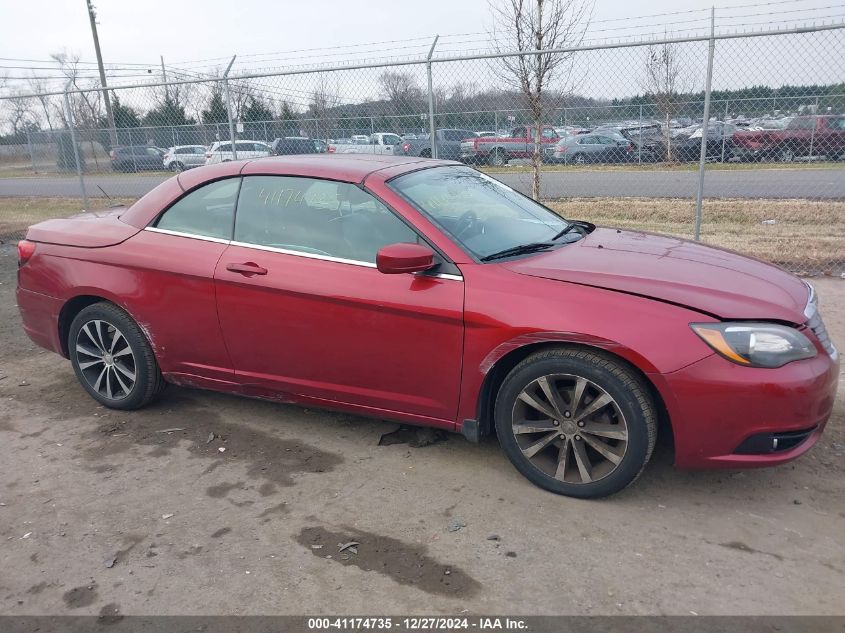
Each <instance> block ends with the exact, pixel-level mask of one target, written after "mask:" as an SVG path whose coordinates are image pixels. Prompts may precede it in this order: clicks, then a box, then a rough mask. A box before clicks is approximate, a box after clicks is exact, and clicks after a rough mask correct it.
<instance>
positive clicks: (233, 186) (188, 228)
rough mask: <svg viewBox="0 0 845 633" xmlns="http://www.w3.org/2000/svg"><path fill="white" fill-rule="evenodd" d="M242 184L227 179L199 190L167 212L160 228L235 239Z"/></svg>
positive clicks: (159, 220) (161, 219)
mask: <svg viewBox="0 0 845 633" xmlns="http://www.w3.org/2000/svg"><path fill="white" fill-rule="evenodd" d="M240 183H241V179H240V178H227V179H226V180H218V181H217V182H212V183H209V184H207V185H204V186H202V187H200V188H199V189H195V190H194V191H192V192H191V193H189V194H188V195H186V196H185V197H184V198H182V199H181V200H179V201H178V202H177V203H176V204H174V205H173V206H172V207H170V208H169V209H168V210H167V211H165V212H164V215H162V216H161V217H160V218H159V219H158V222H156V228H159V229H167V230H168V231H179V232H180V233H190V234H192V235H203V236H205V237H216V238H219V239H223V240H228V239H231V238H232V220H233V219H234V215H235V200H236V199H237V197H238V187H239V186H240Z"/></svg>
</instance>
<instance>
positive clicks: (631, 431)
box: [494, 347, 657, 499]
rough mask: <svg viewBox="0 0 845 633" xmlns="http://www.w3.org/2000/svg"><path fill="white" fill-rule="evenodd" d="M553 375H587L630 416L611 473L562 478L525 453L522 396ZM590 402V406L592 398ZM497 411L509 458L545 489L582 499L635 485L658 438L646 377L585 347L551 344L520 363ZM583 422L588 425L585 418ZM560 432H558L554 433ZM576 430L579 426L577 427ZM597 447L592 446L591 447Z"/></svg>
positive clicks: (499, 432)
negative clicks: (517, 424) (518, 420)
mask: <svg viewBox="0 0 845 633" xmlns="http://www.w3.org/2000/svg"><path fill="white" fill-rule="evenodd" d="M553 375H558V376H560V375H564V376H568V377H572V378H583V379H586V380H587V381H588V383H592V384H593V385H594V386H598V387H599V388H600V389H601V390H603V391H604V392H605V393H606V395H607V396H609V397H610V398H612V399H613V401H614V402H613V403H612V404H613V405H614V407H618V411H619V412H620V413H621V415H622V416H624V418H623V421H624V424H625V428H626V444H625V448H624V449H623V450H624V454H623V456H622V458H621V461H619V463H618V464H616V465H612V466H610V468H611V469H612V470H610V471H609V472H608V473H607V474H606V475H602V476H601V477H599V478H597V479H595V480H592V481H588V482H585V481H581V482H572V481H562V480H561V479H557V478H555V476H554V475H552V474H548V473H547V472H544V471H543V470H542V469H541V468H540V467H539V466H538V465H537V462H535V461H532V459H530V458H529V457H526V456H525V455H524V454H523V449H522V448H520V445H519V444H518V442H517V439H516V434H515V433H514V428H513V425H514V421H513V417H514V414H515V406H516V404H517V399H518V398H519V396H520V394H521V393H522V391H523V390H524V389H526V387H527V386H528V385H531V384H532V383H533V382H534V381H536V380H537V379H539V378H542V377H543V376H553ZM581 397H582V398H583V397H584V396H583V395H582V396H581ZM578 404H579V403H576V404H575V407H574V408H575V409H577V408H578ZM586 406H589V402H588V403H587V405H586ZM614 410H615V409H614ZM494 415H495V424H496V432H497V435H498V437H499V443H500V445H501V446H502V449H503V450H504V451H505V454H506V455H507V457H508V459H509V460H510V461H511V463H512V464H513V465H514V467H515V468H516V469H517V470H518V471H519V472H520V473H521V474H522V475H524V476H525V477H526V478H527V479H528V480H529V481H531V482H532V483H534V484H535V485H537V486H539V487H540V488H544V489H545V490H549V491H551V492H554V493H557V494H561V495H566V496H570V497H577V498H582V499H595V498H599V497H605V496H608V495H612V494H614V493H616V492H619V491H620V490H622V489H623V488H625V487H627V486H629V485H630V484H631V483H633V482H634V481H635V480H636V479H637V477H639V476H640V474H641V473H642V471H643V469H644V468H645V465H646V464H647V463H648V460H649V458H650V457H651V453H652V451H653V450H654V443H655V440H656V438H657V411H656V408H655V405H654V402H653V401H652V398H651V396H650V394H649V390H648V388H647V386H646V385H645V383H644V382H643V380H642V379H641V378H640V377H639V376H637V375H636V374H635V373H634V372H633V371H632V370H631V369H630V368H628V367H627V366H625V365H624V364H623V363H622V362H620V361H619V360H617V359H616V358H614V357H613V356H611V355H609V354H606V353H603V352H600V351H588V350H584V349H580V348H567V347H557V348H551V349H547V350H543V351H540V352H537V353H535V354H532V355H531V356H529V357H528V358H526V359H525V360H523V361H522V362H521V363H519V364H518V365H517V366H516V367H514V368H513V369H512V370H511V372H510V373H509V374H508V375H507V377H506V378H505V380H504V382H503V383H502V386H501V388H500V389H499V393H498V394H497V397H496V406H495V413H494ZM567 417H568V416H567ZM573 419H574V417H573ZM570 424H571V422H570ZM555 426H557V424H555ZM579 426H582V424H581V423H580V422H579ZM562 428H563V426H560V427H559V429H562ZM588 428H589V426H588ZM559 429H558V430H559ZM585 430H586V429H581V430H580V433H581V435H584V431H585ZM554 432H555V431H554V430H553V432H552V434H554ZM575 432H579V430H578V429H575ZM543 433H545V431H543ZM541 435H542V434H541ZM521 437H523V436H521ZM541 439H542V437H541ZM562 439H563V438H561V441H562ZM576 439H577V440H579V441H581V442H583V439H582V438H580V436H578V435H576V436H575V438H574V439H572V440H571V441H572V442H574V441H575V440H576ZM592 439H595V438H592ZM555 442H556V443H555V444H548V445H547V446H546V448H544V449H542V450H546V451H554V450H560V449H558V448H557V445H559V442H557V440H556V441H555ZM617 445H619V444H617ZM581 447H582V448H581V450H582V451H584V450H588V447H587V444H582V445H581ZM592 450H593V449H589V451H592ZM541 454H542V451H540V452H537V453H536V455H534V457H535V458H536V457H537V455H541ZM559 454H560V453H558V455H559ZM596 455H598V454H597V453H596ZM551 457H552V460H554V459H556V458H555V457H554V456H553V455H552V456H551ZM573 460H574V456H573ZM599 460H601V456H599ZM572 464H574V461H573V462H572ZM609 464H610V462H608V465H609Z"/></svg>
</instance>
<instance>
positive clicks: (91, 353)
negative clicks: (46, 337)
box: [67, 302, 164, 410]
mask: <svg viewBox="0 0 845 633" xmlns="http://www.w3.org/2000/svg"><path fill="white" fill-rule="evenodd" d="M67 343H68V345H67V348H68V356H69V357H70V361H71V364H72V365H73V370H74V372H75V373H76V377H77V378H78V379H79V382H80V383H81V384H82V386H83V387H84V388H85V390H86V391H87V392H88V394H89V395H90V396H91V397H92V398H94V400H96V401H97V402H99V403H100V404H103V405H105V406H107V407H109V408H111V409H125V410H130V409H139V408H141V407H143V406H145V405H146V404H148V403H150V402H151V401H152V400H153V399H154V398H155V397H156V396H157V395H158V394H159V392H160V391H161V390H162V389H163V388H164V381H163V379H162V377H161V372H160V371H159V367H158V363H157V362H156V359H155V354H153V350H152V348H151V347H150V344H149V342H148V341H147V339H146V337H145V336H144V333H143V332H142V331H141V328H139V327H138V324H137V323H135V321H134V320H133V319H132V317H130V316H129V315H128V314H127V313H126V312H125V311H123V310H122V309H120V308H119V307H117V306H116V305H114V304H112V303H107V302H101V303H95V304H93V305H90V306H88V307H87V308H84V309H83V310H82V311H81V312H80V313H79V314H78V315H76V318H75V319H74V320H73V322H72V323H71V325H70V331H69V333H68V341H67Z"/></svg>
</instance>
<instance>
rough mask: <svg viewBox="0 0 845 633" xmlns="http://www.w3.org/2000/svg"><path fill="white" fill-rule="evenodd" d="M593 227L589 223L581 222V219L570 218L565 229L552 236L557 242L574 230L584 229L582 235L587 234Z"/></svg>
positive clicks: (553, 240)
mask: <svg viewBox="0 0 845 633" xmlns="http://www.w3.org/2000/svg"><path fill="white" fill-rule="evenodd" d="M593 228H595V227H590V225H589V223H587V222H581V221H580V220H570V221H569V224H567V225H566V226H565V227H563V229H561V230H560V231H558V233H557V234H556V235H555V236H554V237H553V238H552V242H556V241H557V240H559V239H560V238H562V237H563V236H564V235H566V234H567V233H569V232H571V231H574V230H575V229H580V230H581V231H582V235H587V234H588V233H589V232H590V231H591V230H592V229H593Z"/></svg>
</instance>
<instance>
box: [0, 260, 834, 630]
mask: <svg viewBox="0 0 845 633" xmlns="http://www.w3.org/2000/svg"><path fill="white" fill-rule="evenodd" d="M0 249H2V250H0V282H2V285H0V613H2V614H14V615H20V614H60V613H61V614H65V613H71V614H79V615H82V614H95V615H96V614H109V615H112V614H114V613H116V612H119V613H122V614H285V613H293V614H296V613H303V612H305V613H312V614H319V613H335V614H336V613H341V614H373V613H390V614H402V613H429V614H433V613H452V614H459V613H461V612H462V611H464V610H467V611H466V612H468V613H470V614H476V613H512V614H522V615H528V614H679V615H688V614H689V613H691V612H692V613H696V614H702V615H703V614H765V615H776V614H845V603H843V602H842V587H843V584H844V583H845V477H843V474H845V400H844V399H843V392H845V385H843V384H842V380H840V395H839V398H838V401H837V408H836V410H835V413H834V417H833V419H832V420H831V422H830V424H829V426H828V431H827V433H826V435H825V437H824V438H823V439H822V441H821V442H820V443H819V444H818V445H817V446H816V448H815V449H814V450H813V451H812V452H811V453H810V454H809V455H806V456H805V457H804V458H803V459H801V460H799V461H798V462H796V463H794V464H791V465H787V466H784V467H781V468H777V469H773V470H761V471H746V472H742V473H730V472H721V473H681V472H676V471H674V470H673V468H672V467H671V451H670V449H669V447H667V446H662V447H658V450H657V452H656V455H655V457H654V458H653V460H652V463H651V465H650V467H649V468H648V469H647V470H646V473H645V475H644V476H643V477H642V478H641V479H640V480H639V481H638V482H637V484H636V485H635V486H634V487H632V488H629V489H628V490H627V491H625V492H623V493H622V494H620V495H617V496H616V497H612V498H610V499H607V500H603V501H599V502H589V501H577V500H574V499H566V498H563V497H557V496H554V495H551V494H549V493H546V492H543V491H541V490H539V489H537V488H534V487H533V486H531V485H530V484H529V483H528V482H527V481H525V480H523V479H522V477H520V476H519V475H518V474H517V473H516V471H515V470H514V469H513V468H511V467H510V465H509V464H508V463H507V462H506V460H505V458H504V456H503V455H502V454H501V452H500V451H499V450H498V446H497V445H496V443H495V441H487V442H486V443H484V444H483V445H481V446H475V445H472V444H470V443H468V442H466V441H465V440H463V439H462V438H461V437H457V436H450V437H448V438H447V439H446V440H445V441H440V442H438V443H435V444H432V445H428V446H423V447H412V446H411V445H410V444H408V443H406V442H407V437H405V436H403V434H401V433H400V434H399V435H398V436H391V439H393V440H395V441H398V443H393V444H390V445H381V446H380V445H379V439H380V438H381V437H382V435H384V434H386V433H390V432H391V431H394V430H395V429H396V428H397V426H396V425H394V424H389V423H385V422H381V421H372V420H364V419H362V418H358V417H354V416H349V415H341V414H334V413H324V412H319V411H312V410H307V409H302V408H299V407H294V406H284V405H278V404H272V403H266V402H260V401H253V400H245V399H238V398H235V397H231V396H225V395H219V394H214V393H208V392H202V391H190V390H186V389H178V388H171V389H169V390H168V392H167V394H166V397H165V398H164V399H163V400H161V401H160V402H159V403H157V404H156V405H155V406H153V407H151V408H149V409H146V410H144V411H140V412H134V413H116V412H111V411H107V410H105V409H103V408H100V407H98V406H97V405H96V403H95V402H94V401H93V400H91V399H90V398H89V397H88V396H87V395H86V394H85V393H84V392H83V390H82V389H81V387H79V386H78V385H77V383H76V379H75V378H74V375H73V372H72V370H71V368H70V365H69V364H68V363H67V362H66V361H64V360H62V359H59V358H58V357H57V356H54V355H52V354H50V353H47V352H43V351H41V350H40V349H39V348H36V347H35V346H34V345H33V344H32V343H30V342H29V340H28V339H27V338H26V337H25V335H24V334H23V332H22V330H21V329H20V324H19V319H18V313H17V309H16V307H15V300H14V287H15V257H14V253H13V251H12V249H10V248H8V247H4V246H0ZM816 285H817V288H818V290H819V294H820V296H821V300H822V310H823V313H824V314H825V316H826V321H827V323H828V327H829V329H830V330H831V332H832V335H833V338H834V341H837V342H838V343H839V347H840V348H841V347H843V344H845V282H841V281H838V280H834V279H820V280H817V282H816ZM174 429H178V430H174ZM211 434H214V438H213V439H211V440H210V441H209V439H210V436H211ZM412 435H413V436H414V437H418V436H417V435H416V434H412ZM223 448H225V451H222V452H221V450H220V449H223ZM460 524H465V525H464V526H463V527H460V529H457V530H455V531H450V529H449V528H450V525H452V527H457V526H458V525H460ZM494 535H496V536H497V538H495V539H494V538H493V536H494ZM350 541H356V542H359V543H360V545H358V546H357V553H353V552H352V551H350V550H346V551H343V552H340V551H339V547H338V544H340V543H348V542H350Z"/></svg>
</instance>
